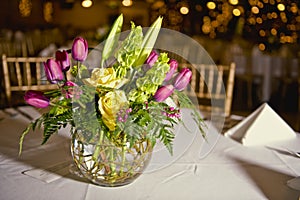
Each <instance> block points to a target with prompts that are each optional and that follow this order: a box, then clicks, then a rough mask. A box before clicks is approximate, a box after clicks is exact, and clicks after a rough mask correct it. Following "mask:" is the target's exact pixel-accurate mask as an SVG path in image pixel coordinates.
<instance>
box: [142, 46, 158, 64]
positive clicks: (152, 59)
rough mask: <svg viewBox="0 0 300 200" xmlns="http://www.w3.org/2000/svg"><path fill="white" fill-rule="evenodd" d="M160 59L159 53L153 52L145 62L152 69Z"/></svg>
mask: <svg viewBox="0 0 300 200" xmlns="http://www.w3.org/2000/svg"><path fill="white" fill-rule="evenodd" d="M157 59H158V53H157V51H155V50H153V51H151V53H150V55H149V56H148V58H147V60H146V61H145V64H148V65H150V67H152V66H153V65H154V63H155V62H156V61H157Z"/></svg>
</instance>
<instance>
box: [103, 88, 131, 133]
mask: <svg viewBox="0 0 300 200" xmlns="http://www.w3.org/2000/svg"><path fill="white" fill-rule="evenodd" d="M127 103H128V102H127V98H126V95H125V93H124V91H122V90H116V91H111V92H108V93H106V94H105V95H104V96H103V97H100V99H99V101H98V104H99V110H100V112H101V114H102V120H103V122H104V124H105V125H106V126H107V127H108V128H109V130H110V131H114V130H115V128H116V116H117V113H118V112H119V110H120V108H122V107H124V106H126V105H127Z"/></svg>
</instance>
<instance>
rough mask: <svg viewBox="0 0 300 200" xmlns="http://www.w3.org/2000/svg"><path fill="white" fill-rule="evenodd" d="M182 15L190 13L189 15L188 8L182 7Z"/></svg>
mask: <svg viewBox="0 0 300 200" xmlns="http://www.w3.org/2000/svg"><path fill="white" fill-rule="evenodd" d="M180 13H181V14H183V15H186V14H188V13H189V8H188V7H186V6H182V7H181V8H180Z"/></svg>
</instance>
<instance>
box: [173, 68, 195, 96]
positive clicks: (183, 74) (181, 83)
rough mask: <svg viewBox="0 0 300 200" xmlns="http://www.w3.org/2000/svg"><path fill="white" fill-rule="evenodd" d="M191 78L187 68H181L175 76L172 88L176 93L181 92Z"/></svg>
mask: <svg viewBox="0 0 300 200" xmlns="http://www.w3.org/2000/svg"><path fill="white" fill-rule="evenodd" d="M191 78H192V71H191V70H190V69H189V68H183V69H182V70H181V71H180V73H179V74H178V75H177V76H176V78H175V81H174V87H175V89H176V90H178V91H182V90H184V89H185V87H186V86H187V85H188V84H189V82H190V80H191Z"/></svg>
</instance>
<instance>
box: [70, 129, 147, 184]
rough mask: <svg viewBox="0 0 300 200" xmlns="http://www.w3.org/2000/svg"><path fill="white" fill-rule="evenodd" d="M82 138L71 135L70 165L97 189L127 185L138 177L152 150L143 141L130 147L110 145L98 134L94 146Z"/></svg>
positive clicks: (127, 144) (145, 165)
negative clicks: (97, 186) (72, 164)
mask: <svg viewBox="0 0 300 200" xmlns="http://www.w3.org/2000/svg"><path fill="white" fill-rule="evenodd" d="M82 135H83V134H78V131H75V132H74V133H73V134H72V141H71V153H72V157H73V160H74V165H75V167H76V168H77V169H78V170H79V174H80V176H82V177H84V178H87V179H88V180H90V181H91V182H93V183H95V184H97V185H100V186H105V187H116V186H123V185H127V184H130V183H131V182H133V181H134V180H135V179H136V178H137V177H138V176H139V175H141V173H142V172H143V170H144V169H145V168H146V167H147V165H148V163H149V160H150V158H151V155H152V146H151V143H150V141H149V140H147V139H144V140H138V141H136V142H135V143H134V144H132V145H130V144H129V142H126V143H122V142H120V143H118V142H114V143H112V142H111V141H110V140H109V139H108V138H107V137H105V136H103V135H105V134H103V135H102V136H101V134H100V136H99V138H98V141H97V142H95V141H93V142H90V141H89V142H87V141H86V139H85V138H84V137H83V136H82ZM123 139H124V138H123ZM116 143H117V144H116Z"/></svg>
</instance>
